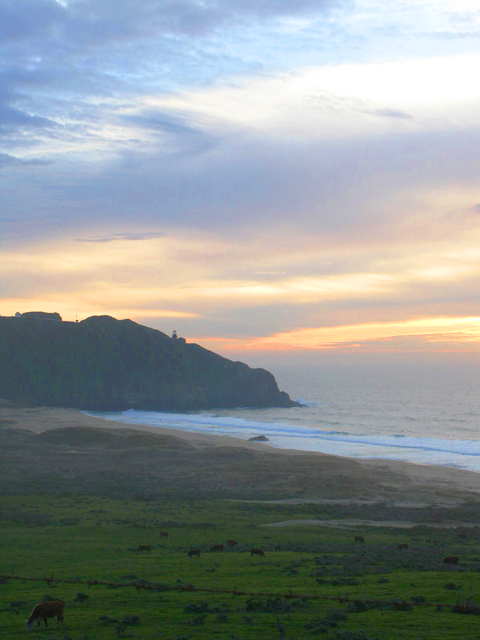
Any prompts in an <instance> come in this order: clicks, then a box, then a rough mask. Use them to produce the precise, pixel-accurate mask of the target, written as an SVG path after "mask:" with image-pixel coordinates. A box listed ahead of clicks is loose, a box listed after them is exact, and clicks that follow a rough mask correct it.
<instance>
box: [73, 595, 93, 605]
mask: <svg viewBox="0 0 480 640" xmlns="http://www.w3.org/2000/svg"><path fill="white" fill-rule="evenodd" d="M89 597H90V596H87V594H86V593H77V595H76V596H75V598H74V599H73V601H74V602H80V603H81V602H85V600H88V599H89Z"/></svg>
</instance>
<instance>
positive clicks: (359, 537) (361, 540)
mask: <svg viewBox="0 0 480 640" xmlns="http://www.w3.org/2000/svg"><path fill="white" fill-rule="evenodd" d="M353 542H354V543H355V542H360V544H365V538H364V537H363V536H355V539H354V541H353Z"/></svg>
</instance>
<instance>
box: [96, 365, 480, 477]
mask: <svg viewBox="0 0 480 640" xmlns="http://www.w3.org/2000/svg"><path fill="white" fill-rule="evenodd" d="M274 373H275V376H276V379H277V382H278V383H279V387H280V388H281V389H282V390H285V391H287V393H289V395H290V397H292V398H295V399H297V400H298V401H299V402H301V403H302V404H304V405H305V406H303V407H299V408H291V409H280V408H273V409H251V408H238V409H231V410H226V409H219V410H210V411H200V412H188V413H162V412H153V411H134V410H129V411H124V412H121V413H113V412H112V413H90V415H95V416H97V417H101V418H105V419H107V420H116V421H119V422H125V423H127V424H144V425H148V426H154V427H155V426H158V427H163V428H171V429H180V430H182V431H190V432H195V433H206V434H215V435H222V436H232V437H235V438H241V439H244V440H247V439H249V438H252V437H255V436H260V435H264V436H266V437H267V438H268V444H269V445H271V446H273V447H278V448H281V449H298V450H303V451H318V452H322V453H329V454H334V455H340V456H347V457H352V458H380V459H381V458H385V459H391V460H404V461H408V462H415V463H420V464H435V465H448V466H452V467H459V468H463V469H469V470H473V471H480V394H479V388H480V367H476V366H472V365H470V366H452V365H449V366H446V365H423V366H419V365H415V366H413V365H401V366H391V365H390V366H363V367H362V366H353V365H349V366H338V367H335V366H328V367H326V366H324V367H321V366H317V367H310V368H308V369H302V368H296V369H294V370H292V369H289V368H288V367H280V368H278V370H275V371H274Z"/></svg>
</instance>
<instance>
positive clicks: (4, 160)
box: [0, 153, 51, 170]
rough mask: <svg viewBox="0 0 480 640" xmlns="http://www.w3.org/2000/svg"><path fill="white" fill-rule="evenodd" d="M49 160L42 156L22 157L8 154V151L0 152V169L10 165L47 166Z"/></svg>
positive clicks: (49, 162)
mask: <svg viewBox="0 0 480 640" xmlns="http://www.w3.org/2000/svg"><path fill="white" fill-rule="evenodd" d="M50 164H51V161H49V160H44V159H42V158H32V159H28V158H27V159H24V158H17V157H16V156H12V155H9V154H8V153H0V170H2V169H8V168H10V167H43V166H49V165H50Z"/></svg>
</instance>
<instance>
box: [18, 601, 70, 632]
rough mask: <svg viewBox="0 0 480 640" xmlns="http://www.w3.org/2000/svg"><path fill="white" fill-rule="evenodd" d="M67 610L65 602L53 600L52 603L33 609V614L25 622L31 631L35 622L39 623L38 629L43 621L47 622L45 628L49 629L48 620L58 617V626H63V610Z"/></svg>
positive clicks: (41, 604) (39, 605)
mask: <svg viewBox="0 0 480 640" xmlns="http://www.w3.org/2000/svg"><path fill="white" fill-rule="evenodd" d="M64 609H65V602H64V601H63V600H52V601H51V602H41V603H40V604H37V606H36V607H34V608H33V611H32V613H31V614H30V617H29V619H28V620H25V622H26V624H27V629H28V630H29V631H30V629H31V628H32V625H33V623H34V622H35V620H37V622H38V625H37V626H38V627H39V626H40V623H41V621H42V620H43V621H44V622H45V626H46V627H48V622H47V618H54V617H55V616H57V624H56V625H55V626H57V625H58V623H59V622H61V623H62V626H63V610H64Z"/></svg>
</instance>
